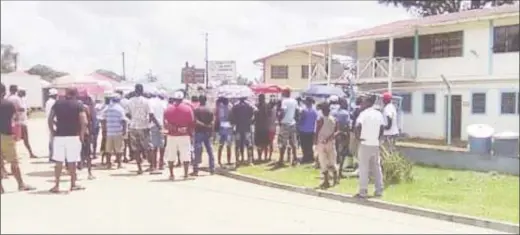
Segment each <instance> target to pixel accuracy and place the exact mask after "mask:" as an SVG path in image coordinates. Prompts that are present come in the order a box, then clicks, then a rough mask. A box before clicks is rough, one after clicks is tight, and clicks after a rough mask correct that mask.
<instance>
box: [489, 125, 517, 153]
mask: <svg viewBox="0 0 520 235" xmlns="http://www.w3.org/2000/svg"><path fill="white" fill-rule="evenodd" d="M493 154H494V155H496V156H511V157H518V133H517V132H509V131H508V132H501V133H497V134H495V135H493Z"/></svg>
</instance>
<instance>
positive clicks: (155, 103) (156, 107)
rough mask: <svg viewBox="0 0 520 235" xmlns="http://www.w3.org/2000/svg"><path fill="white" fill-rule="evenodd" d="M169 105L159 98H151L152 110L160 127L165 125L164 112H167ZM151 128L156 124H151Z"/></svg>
mask: <svg viewBox="0 0 520 235" xmlns="http://www.w3.org/2000/svg"><path fill="white" fill-rule="evenodd" d="M166 107H167V103H165V102H164V101H163V100H161V99H159V98H151V99H150V109H151V111H152V113H153V115H154V116H155V119H157V122H159V125H161V126H162V125H163V118H164V111H166ZM150 126H155V124H154V123H151V124H150Z"/></svg>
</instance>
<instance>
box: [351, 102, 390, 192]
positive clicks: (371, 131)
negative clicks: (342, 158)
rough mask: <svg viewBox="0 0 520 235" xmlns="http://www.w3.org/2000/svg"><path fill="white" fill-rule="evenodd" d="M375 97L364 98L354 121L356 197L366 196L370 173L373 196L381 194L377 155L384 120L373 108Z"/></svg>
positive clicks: (381, 180)
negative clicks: (357, 187) (372, 183)
mask: <svg viewBox="0 0 520 235" xmlns="http://www.w3.org/2000/svg"><path fill="white" fill-rule="evenodd" d="M374 102H375V97H374V96H371V97H368V98H366V99H365V100H364V102H363V103H364V104H365V107H367V108H366V109H365V110H363V112H361V113H360V114H359V117H358V118H357V121H356V138H358V139H359V141H360V143H359V147H358V160H359V168H358V169H359V193H358V194H356V197H359V198H366V197H367V194H368V182H369V178H370V177H369V176H370V173H371V174H372V178H373V179H374V184H375V193H374V194H375V196H376V197H379V196H381V195H382V194H383V173H382V170H381V161H380V156H379V145H380V141H379V139H380V138H381V136H382V135H383V131H384V126H385V121H384V118H383V115H382V114H381V112H380V111H378V110H376V109H374V107H373V105H374Z"/></svg>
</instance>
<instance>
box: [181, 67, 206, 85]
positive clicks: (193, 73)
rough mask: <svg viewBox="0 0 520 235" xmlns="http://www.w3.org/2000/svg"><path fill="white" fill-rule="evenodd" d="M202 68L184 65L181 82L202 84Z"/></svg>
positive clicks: (203, 71)
mask: <svg viewBox="0 0 520 235" xmlns="http://www.w3.org/2000/svg"><path fill="white" fill-rule="evenodd" d="M204 73H205V70H204V69H199V68H195V66H188V64H186V66H184V68H182V72H181V79H182V83H183V84H204Z"/></svg>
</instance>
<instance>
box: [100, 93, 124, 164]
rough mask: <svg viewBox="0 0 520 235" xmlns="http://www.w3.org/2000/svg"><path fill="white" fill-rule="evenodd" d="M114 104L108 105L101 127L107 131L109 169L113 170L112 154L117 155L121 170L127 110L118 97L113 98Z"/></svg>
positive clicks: (106, 149)
mask: <svg viewBox="0 0 520 235" xmlns="http://www.w3.org/2000/svg"><path fill="white" fill-rule="evenodd" d="M111 100H112V102H111V103H110V104H108V106H107V107H106V109H105V110H104V112H103V114H102V116H101V125H103V130H106V137H105V138H106V139H105V140H106V143H105V144H106V145H105V153H106V157H107V163H108V165H107V168H108V169H111V168H112V161H111V160H110V158H111V156H112V154H115V155H116V163H117V168H121V157H122V155H123V140H124V135H125V132H126V118H125V110H124V109H123V107H122V106H121V105H120V104H119V103H120V100H121V98H120V97H119V96H117V95H115V97H111Z"/></svg>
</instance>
